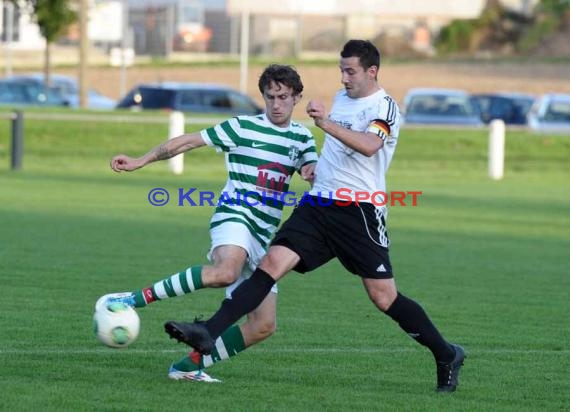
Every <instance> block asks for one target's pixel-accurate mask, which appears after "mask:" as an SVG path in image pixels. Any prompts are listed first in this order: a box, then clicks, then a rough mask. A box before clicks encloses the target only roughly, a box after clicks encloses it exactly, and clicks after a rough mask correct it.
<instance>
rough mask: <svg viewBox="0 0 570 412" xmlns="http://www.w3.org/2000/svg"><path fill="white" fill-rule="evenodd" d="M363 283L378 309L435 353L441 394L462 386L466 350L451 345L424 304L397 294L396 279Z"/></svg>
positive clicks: (366, 280)
mask: <svg viewBox="0 0 570 412" xmlns="http://www.w3.org/2000/svg"><path fill="white" fill-rule="evenodd" d="M362 282H363V284H364V287H365V288H366V291H367V292H368V296H369V298H370V300H371V301H372V302H373V303H374V304H375V305H376V307H377V308H378V309H380V310H381V311H382V312H384V313H385V314H386V315H388V316H390V317H391V318H392V319H393V320H394V321H396V322H397V323H398V325H400V327H401V328H402V329H403V330H404V331H405V332H406V333H407V334H408V335H409V336H410V337H411V338H413V339H414V340H415V341H416V342H418V343H419V344H420V345H423V346H425V347H427V348H428V349H429V350H430V351H431V353H432V354H433V356H434V358H435V361H436V365H437V388H436V389H437V391H439V392H453V391H454V390H455V389H456V388H457V386H458V385H459V370H460V368H461V366H462V365H463V360H464V359H465V352H464V350H463V348H462V347H461V346H459V345H454V344H451V343H449V342H447V341H446V340H445V339H444V338H443V336H442V335H441V333H440V332H439V330H438V329H437V328H436V326H435V325H434V324H433V322H432V321H431V319H430V318H429V316H428V315H427V313H426V312H425V310H424V309H423V308H422V307H421V305H420V304H418V303H417V302H416V301H414V300H412V299H410V298H408V297H406V296H404V295H402V294H401V293H399V292H397V289H396V284H395V282H394V279H393V278H392V279H370V278H363V279H362Z"/></svg>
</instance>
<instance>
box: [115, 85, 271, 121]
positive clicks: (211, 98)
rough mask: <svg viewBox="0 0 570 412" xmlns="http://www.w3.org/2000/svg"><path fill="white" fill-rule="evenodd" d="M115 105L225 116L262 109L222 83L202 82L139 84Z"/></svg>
mask: <svg viewBox="0 0 570 412" xmlns="http://www.w3.org/2000/svg"><path fill="white" fill-rule="evenodd" d="M117 108H133V109H155V110H161V109H162V110H176V111H181V112H193V113H212V114H220V115H222V114H223V115H227V116H237V115H242V114H245V115H255V114H259V113H262V112H263V110H262V109H261V108H260V107H259V106H258V105H257V104H256V103H255V102H254V101H253V100H252V99H251V97H249V96H247V95H244V94H242V93H240V92H238V91H236V90H233V89H231V88H229V87H226V86H221V85H215V84H202V83H161V84H141V85H138V86H136V87H135V88H134V89H132V90H131V91H130V92H129V93H128V94H127V95H126V96H125V97H124V98H123V99H121V100H120V101H119V104H118V105H117Z"/></svg>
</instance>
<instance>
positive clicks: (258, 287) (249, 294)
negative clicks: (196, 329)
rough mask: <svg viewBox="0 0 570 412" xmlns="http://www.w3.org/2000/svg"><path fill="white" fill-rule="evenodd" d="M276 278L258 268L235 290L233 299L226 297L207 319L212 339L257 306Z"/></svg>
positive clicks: (207, 326) (207, 327)
mask: <svg viewBox="0 0 570 412" xmlns="http://www.w3.org/2000/svg"><path fill="white" fill-rule="evenodd" d="M274 284H275V280H273V278H272V277H271V276H269V274H268V273H267V272H264V271H263V270H261V269H259V268H257V269H255V272H253V274H252V275H251V277H250V278H249V279H247V280H245V281H243V282H242V283H241V284H240V285H239V286H238V287H237V288H236V289H235V290H234V291H233V292H232V298H231V299H224V301H223V302H222V306H221V307H220V309H218V311H217V312H216V313H215V314H214V316H212V317H211V318H210V319H208V320H207V321H206V325H205V326H206V329H208V332H210V335H211V336H212V339H214V340H216V338H218V336H220V334H221V333H222V332H223V331H225V330H226V329H227V328H229V327H230V326H231V325H233V324H234V323H235V322H237V321H238V320H239V319H240V318H241V317H242V316H244V315H246V314H248V313H249V312H251V311H252V310H254V309H255V308H257V307H258V306H259V305H260V304H261V302H262V301H263V299H265V297H266V296H267V294H268V293H269V292H270V291H271V288H272V287H273V285H274Z"/></svg>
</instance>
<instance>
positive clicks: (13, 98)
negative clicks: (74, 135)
mask: <svg viewBox="0 0 570 412" xmlns="http://www.w3.org/2000/svg"><path fill="white" fill-rule="evenodd" d="M0 106H13V107H20V106H67V102H66V101H65V99H64V98H63V96H62V95H61V94H60V93H59V91H58V90H57V89H55V88H50V87H44V86H42V85H36V84H31V83H29V82H26V81H19V80H13V79H1V80H0Z"/></svg>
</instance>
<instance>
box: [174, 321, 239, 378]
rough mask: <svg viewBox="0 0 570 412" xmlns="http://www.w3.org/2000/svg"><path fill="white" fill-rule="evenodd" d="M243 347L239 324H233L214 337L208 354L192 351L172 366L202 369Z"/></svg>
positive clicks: (233, 354) (230, 355)
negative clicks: (212, 347)
mask: <svg viewBox="0 0 570 412" xmlns="http://www.w3.org/2000/svg"><path fill="white" fill-rule="evenodd" d="M245 349H246V347H245V342H244V340H243V335H242V334H241V329H240V327H239V326H237V325H233V326H231V327H229V328H228V329H226V331H225V332H224V333H222V336H220V337H219V338H218V339H216V344H215V345H214V350H213V351H212V353H211V354H210V355H200V354H199V353H198V352H196V351H193V352H190V354H189V355H187V356H185V357H184V358H182V359H180V360H179V361H178V362H176V363H174V364H173V365H172V366H173V367H174V369H176V370H179V371H183V372H189V371H195V370H198V369H204V368H207V367H209V366H212V365H213V364H215V363H218V362H221V361H223V360H226V359H229V358H231V357H232V356H235V355H237V354H238V353H240V352H242V351H243V350H245Z"/></svg>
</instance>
